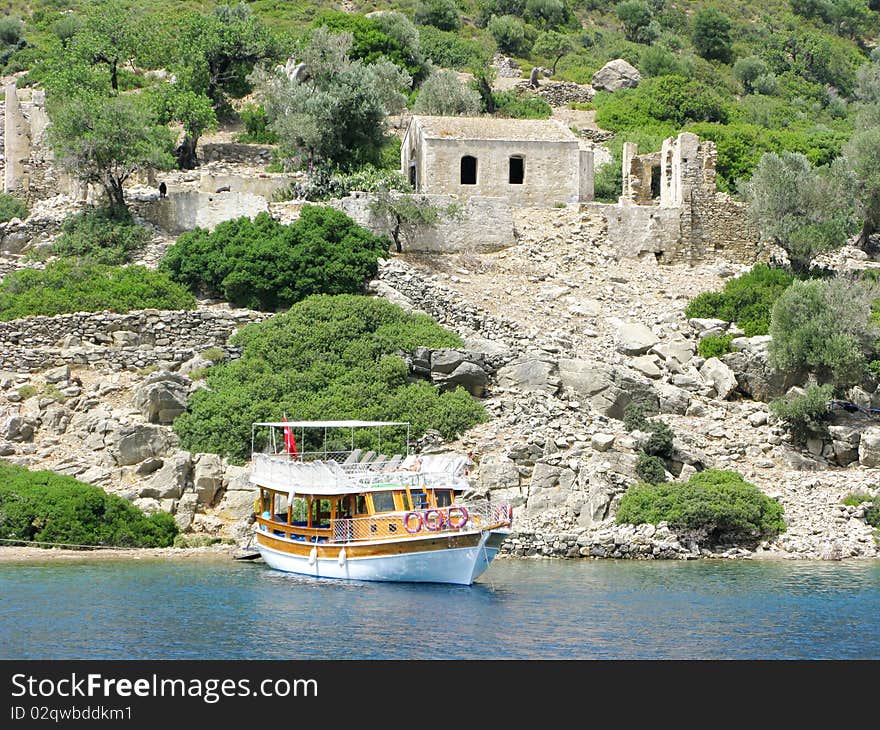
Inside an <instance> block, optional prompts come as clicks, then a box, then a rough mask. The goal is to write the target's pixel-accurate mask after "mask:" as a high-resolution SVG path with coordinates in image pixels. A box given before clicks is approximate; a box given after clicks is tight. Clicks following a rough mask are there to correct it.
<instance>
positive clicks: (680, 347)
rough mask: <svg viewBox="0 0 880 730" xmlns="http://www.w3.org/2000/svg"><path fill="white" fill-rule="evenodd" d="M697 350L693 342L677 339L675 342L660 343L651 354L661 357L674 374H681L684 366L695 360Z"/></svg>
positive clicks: (682, 338) (653, 348) (652, 349)
mask: <svg viewBox="0 0 880 730" xmlns="http://www.w3.org/2000/svg"><path fill="white" fill-rule="evenodd" d="M695 349H696V348H695V346H694V343H693V341H692V340H686V339H684V337H677V338H675V339H673V340H666V341H665V342H658V343H657V344H656V345H654V346H653V347H652V348H651V352H653V353H655V354H657V355H659V356H660V357H661V358H662V359H663V362H664V363H665V364H666V367H667V368H669V369H670V370H671V371H672V372H681V368H682V366H684V365H686V364H687V363H688V362H690V360H691V358H693V356H694V351H695Z"/></svg>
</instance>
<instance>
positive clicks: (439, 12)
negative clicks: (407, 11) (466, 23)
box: [415, 0, 461, 30]
mask: <svg viewBox="0 0 880 730" xmlns="http://www.w3.org/2000/svg"><path fill="white" fill-rule="evenodd" d="M415 21H416V23H418V24H419V25H433V26H434V27H435V28H439V29H440V30H458V29H459V28H460V27H461V18H460V17H459V15H458V6H457V5H456V4H455V0H419V3H418V5H416V12H415Z"/></svg>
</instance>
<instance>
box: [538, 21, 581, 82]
mask: <svg viewBox="0 0 880 730" xmlns="http://www.w3.org/2000/svg"><path fill="white" fill-rule="evenodd" d="M574 50H575V48H574V42H573V41H572V40H571V38H570V37H569V36H567V35H565V34H564V33H559V32H558V31H555V30H548V31H545V32H543V33H541V35H539V36H538V40H536V41H535V45H534V46H533V47H532V53H535V54H537V55H538V56H545V57H546V58H552V59H553V66H552V67H551V68H550V74H551V75H553V74H555V73H556V66H557V64H558V63H559V60H560V59H561V58H562V57H563V56H564V55H566V54H568V53H574Z"/></svg>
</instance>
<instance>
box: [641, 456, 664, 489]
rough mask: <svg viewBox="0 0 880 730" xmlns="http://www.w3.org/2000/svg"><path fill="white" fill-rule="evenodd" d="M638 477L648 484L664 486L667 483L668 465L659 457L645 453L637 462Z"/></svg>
mask: <svg viewBox="0 0 880 730" xmlns="http://www.w3.org/2000/svg"><path fill="white" fill-rule="evenodd" d="M636 475H637V476H638V477H639V479H641V480H642V481H643V482H647V483H648V484H662V483H663V482H665V481H666V464H664V463H663V459H661V458H660V457H659V456H650V455H649V454H646V453H645V452H644V451H643V452H641V453H640V454H639V458H638V460H637V461H636Z"/></svg>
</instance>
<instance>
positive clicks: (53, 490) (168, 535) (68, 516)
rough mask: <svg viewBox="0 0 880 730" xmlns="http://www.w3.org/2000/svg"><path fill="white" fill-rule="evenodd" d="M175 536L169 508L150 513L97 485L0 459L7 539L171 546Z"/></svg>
mask: <svg viewBox="0 0 880 730" xmlns="http://www.w3.org/2000/svg"><path fill="white" fill-rule="evenodd" d="M176 534H177V526H176V525H175V524H174V518H173V517H172V516H171V515H169V514H167V513H166V512H158V513H156V514H154V515H151V516H149V517H147V516H145V515H144V514H143V512H141V511H140V510H139V509H138V508H137V507H135V506H134V505H133V504H131V503H130V502H128V501H126V500H124V499H122V498H121V497H117V496H115V495H112V494H107V493H106V492H104V490H102V489H100V488H99V487H93V486H91V485H89V484H84V483H83V482H78V481H77V480H76V479H73V478H72V477H68V476H62V475H61V474H55V473H53V472H51V471H28V470H27V469H25V468H23V467H20V466H15V465H14V464H6V463H3V462H0V537H2V538H4V539H7V540H23V541H24V540H27V541H34V542H49V543H65V544H70V545H113V546H118V547H168V546H169V545H171V544H172V542H173V541H174V537H175V535H176Z"/></svg>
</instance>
